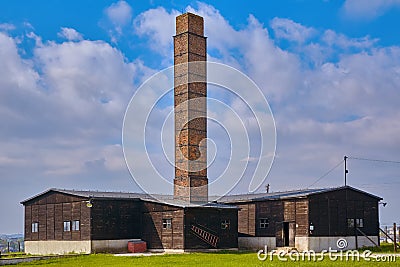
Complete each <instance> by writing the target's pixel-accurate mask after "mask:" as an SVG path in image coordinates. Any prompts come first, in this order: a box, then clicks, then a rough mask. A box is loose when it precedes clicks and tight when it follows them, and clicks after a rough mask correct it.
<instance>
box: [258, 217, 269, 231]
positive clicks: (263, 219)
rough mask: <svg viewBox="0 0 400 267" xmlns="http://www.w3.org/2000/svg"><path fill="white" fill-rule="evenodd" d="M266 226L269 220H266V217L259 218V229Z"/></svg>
mask: <svg viewBox="0 0 400 267" xmlns="http://www.w3.org/2000/svg"><path fill="white" fill-rule="evenodd" d="M268 226H269V220H268V218H260V220H259V227H260V229H265V228H268Z"/></svg>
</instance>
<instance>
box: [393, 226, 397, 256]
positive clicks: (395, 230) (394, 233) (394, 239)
mask: <svg viewBox="0 0 400 267" xmlns="http://www.w3.org/2000/svg"><path fill="white" fill-rule="evenodd" d="M396 234H397V227H396V223H393V246H394V247H393V248H394V253H396V251H397V240H396Z"/></svg>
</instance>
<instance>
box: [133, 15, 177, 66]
mask: <svg viewBox="0 0 400 267" xmlns="http://www.w3.org/2000/svg"><path fill="white" fill-rule="evenodd" d="M179 14H180V13H179V12H178V11H176V10H172V11H171V12H168V11H167V10H165V8H163V7H158V8H156V9H149V10H147V11H145V12H143V13H141V14H139V15H138V16H137V17H136V18H135V20H134V29H135V32H136V34H138V35H139V36H141V37H148V38H149V39H150V41H149V44H150V47H151V48H152V49H154V50H155V51H157V52H159V53H161V54H163V55H169V54H171V51H172V36H173V35H175V17H176V16H178V15H179ZM167 58H168V60H170V57H167Z"/></svg>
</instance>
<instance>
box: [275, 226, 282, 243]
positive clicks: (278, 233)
mask: <svg viewBox="0 0 400 267" xmlns="http://www.w3.org/2000/svg"><path fill="white" fill-rule="evenodd" d="M275 238H276V246H277V247H283V246H284V241H283V240H284V238H283V223H282V222H278V223H276V225H275Z"/></svg>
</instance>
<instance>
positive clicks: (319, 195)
mask: <svg viewBox="0 0 400 267" xmlns="http://www.w3.org/2000/svg"><path fill="white" fill-rule="evenodd" d="M206 57H207V50H206V37H204V22H203V18H202V17H200V16H197V15H194V14H191V13H186V14H183V15H180V16H178V17H177V18H176V35H175V36H174V64H175V71H174V83H175V85H174V106H175V110H174V112H175V166H176V167H175V178H174V194H173V196H164V197H165V198H166V201H163V202H161V201H159V200H156V199H155V198H153V197H151V196H149V195H146V194H139V193H117V192H98V191H75V190H61V189H49V190H47V191H45V192H43V193H40V194H38V195H36V196H34V197H32V198H29V199H27V200H25V201H23V202H21V203H22V204H23V205H24V208H25V230H24V231H25V252H26V253H30V254H65V253H71V252H76V253H94V252H126V251H127V245H128V242H129V241H131V240H143V241H145V242H146V244H147V248H148V249H149V250H152V251H155V250H162V251H167V250H184V251H188V250H199V249H201V250H204V249H238V248H243V249H257V250H258V249H262V248H264V245H268V246H269V247H270V248H276V247H296V248H297V249H299V250H309V249H313V250H315V251H318V250H322V249H328V248H329V247H332V249H336V241H337V239H338V238H345V239H346V240H347V242H348V245H349V246H348V248H355V247H361V246H372V245H374V244H377V243H378V242H379V239H378V237H379V214H378V202H379V201H380V200H381V198H379V197H377V196H374V195H371V194H369V193H366V192H363V191H361V190H358V189H355V188H352V187H349V186H346V187H339V188H325V189H306V190H297V191H288V192H275V193H261V194H243V195H230V196H225V197H223V198H221V199H219V200H218V202H217V201H213V199H212V198H211V197H210V199H209V196H208V177H207V154H206V152H207V147H206V145H204V144H203V143H201V141H202V140H203V139H205V138H206V137H207V119H206V117H207V106H206V97H207V83H206V81H207V77H206V65H205V62H206ZM192 64H194V65H195V66H194V67H192ZM193 77H195V80H193V79H192V78H193ZM157 199H160V198H157ZM209 200H211V201H209Z"/></svg>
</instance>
